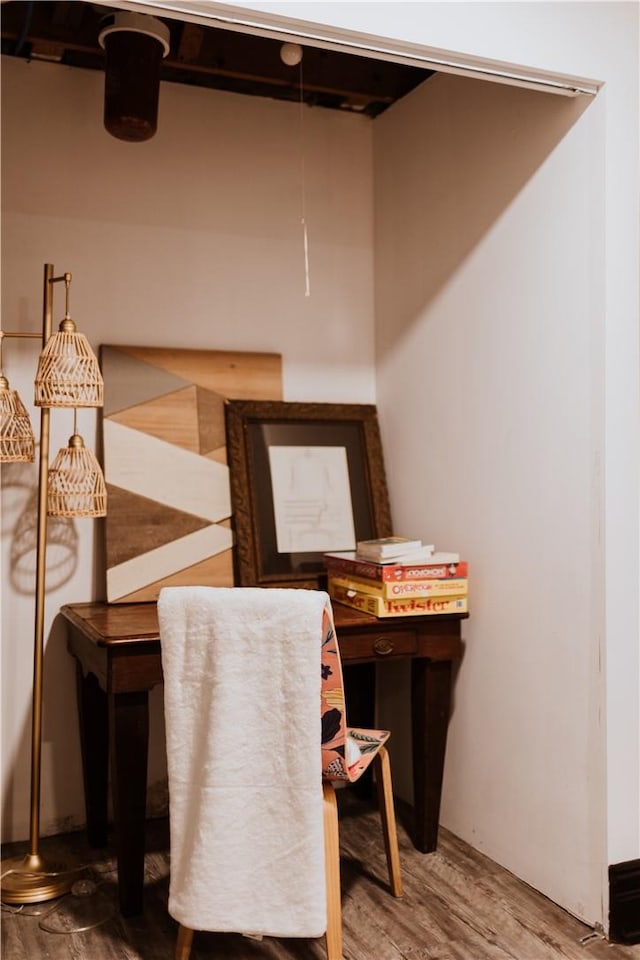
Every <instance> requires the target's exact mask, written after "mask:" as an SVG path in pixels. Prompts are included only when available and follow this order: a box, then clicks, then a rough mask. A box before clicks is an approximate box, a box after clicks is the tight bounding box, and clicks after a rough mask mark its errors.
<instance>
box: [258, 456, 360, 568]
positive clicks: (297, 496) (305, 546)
mask: <svg viewBox="0 0 640 960" xmlns="http://www.w3.org/2000/svg"><path fill="white" fill-rule="evenodd" d="M269 464H270V466H271V485H272V489H273V513H274V517H275V524H276V543H277V548H278V553H305V552H315V551H325V550H354V549H355V546H356V534H355V527H354V524H353V508H352V505H351V489H350V486H349V469H348V466H347V451H346V450H345V448H344V447H269Z"/></svg>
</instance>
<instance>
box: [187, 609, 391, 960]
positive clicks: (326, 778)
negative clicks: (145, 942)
mask: <svg viewBox="0 0 640 960" xmlns="http://www.w3.org/2000/svg"><path fill="white" fill-rule="evenodd" d="M321 665H322V666H321V669H322V683H321V717H322V744H321V750H322V791H323V827H324V855H325V884H326V898H327V929H326V947H327V960H342V906H341V888H340V853H339V827H338V808H337V802H336V791H335V786H334V785H335V783H337V782H341V781H342V782H346V783H353V782H355V781H356V780H358V779H359V778H360V777H361V776H362V774H363V773H364V771H365V770H366V769H367V768H368V767H369V765H370V764H372V763H373V765H374V770H375V774H376V783H377V791H378V800H379V807H380V814H381V820H382V829H383V837H384V845H385V853H386V859H387V867H388V871H389V885H390V890H391V893H392V895H393V896H394V897H401V896H402V878H401V874H400V859H399V854H398V839H397V834H396V821H395V813H394V808H393V790H392V783H391V770H390V764H389V755H388V753H387V750H386V749H385V746H384V744H385V743H386V741H387V740H388V739H389V736H390V734H389V732H388V731H385V730H363V729H359V728H351V727H348V726H347V723H346V708H345V698H344V684H343V678H342V666H341V661H340V653H339V649H338V644H337V639H336V633H335V628H334V625H333V616H332V611H331V605H330V602H329V600H328V598H327V605H326V607H325V611H324V614H323V624H322V655H321ZM193 934H194V930H193V929H191V928H189V927H187V926H184V925H183V924H180V925H179V928H178V939H177V945H176V953H175V960H189V957H190V953H191V945H192V941H193Z"/></svg>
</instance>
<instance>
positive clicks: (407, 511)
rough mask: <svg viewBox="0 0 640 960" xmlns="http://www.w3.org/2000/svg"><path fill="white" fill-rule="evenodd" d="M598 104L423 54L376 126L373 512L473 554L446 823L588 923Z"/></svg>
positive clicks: (597, 424) (594, 827)
mask: <svg viewBox="0 0 640 960" xmlns="http://www.w3.org/2000/svg"><path fill="white" fill-rule="evenodd" d="M582 110H584V111H585V112H584V113H582V115H581V111H582ZM601 120H602V116H601V111H600V110H599V108H598V105H597V104H593V103H592V102H591V101H589V100H587V99H586V98H585V101H584V102H581V101H576V100H568V99H565V98H561V97H555V96H551V95H549V94H543V93H531V92H529V91H525V90H519V89H516V88H514V87H508V86H500V85H498V84H490V83H485V82H483V81H477V80H466V79H462V78H459V77H452V76H446V75H440V76H438V77H436V78H434V79H432V80H431V81H429V83H428V84H426V85H424V86H423V87H421V88H419V89H418V90H416V91H414V93H413V94H411V95H410V96H409V97H406V98H405V99H404V100H403V101H402V102H401V103H399V104H397V105H396V107H395V108H394V109H393V110H391V111H389V112H387V113H386V114H385V115H383V116H382V117H380V118H379V120H378V121H377V123H376V127H375V135H374V155H375V184H376V221H375V227H376V315H377V322H378V337H377V352H378V358H379V363H378V373H379V376H378V404H379V407H380V410H381V419H382V429H383V435H384V441H385V451H386V456H387V462H388V473H389V486H390V490H391V492H392V513H393V515H394V518H395V521H396V527H397V529H398V530H400V531H406V532H411V531H412V530H413V531H414V532H416V533H418V534H419V535H422V536H423V537H424V538H426V539H428V540H429V542H435V544H436V545H437V546H438V547H440V548H442V549H445V550H448V549H456V550H459V551H460V552H461V553H462V555H463V556H464V557H466V558H467V559H468V560H469V562H470V570H471V602H470V606H471V618H470V619H469V621H468V622H467V623H466V624H464V625H463V636H464V638H465V653H464V658H463V660H462V664H461V666H460V669H459V672H458V676H457V682H456V686H455V699H454V711H453V716H452V721H451V727H450V734H449V744H448V751H447V762H446V768H445V784H444V795H443V808H442V822H443V823H444V825H445V826H447V827H448V828H450V829H451V830H452V831H453V832H454V833H455V834H456V835H458V836H461V837H463V838H464V839H465V840H467V841H468V842H469V843H471V844H472V845H473V846H475V847H477V848H478V849H480V850H483V851H484V852H485V853H487V854H489V856H491V857H492V858H493V859H495V860H497V861H498V862H500V863H502V864H503V865H505V866H507V867H508V868H509V869H510V870H512V871H513V872H514V873H516V874H517V875H518V876H520V877H522V878H524V879H525V880H526V881H527V882H528V883H530V884H531V885H532V886H533V887H535V888H537V889H539V890H543V891H544V892H545V893H546V894H547V895H548V896H549V897H550V898H551V899H553V900H554V901H556V902H558V903H562V904H564V905H565V906H567V907H569V909H571V910H572V911H573V912H574V913H577V914H579V915H580V916H583V917H586V918H588V919H589V920H592V921H594V920H599V919H600V914H601V903H600V896H601V881H602V877H601V868H602V864H603V862H604V859H605V851H604V843H605V830H604V810H605V780H604V730H603V726H602V722H601V718H600V716H599V713H598V710H597V709H594V705H595V704H597V701H598V696H599V693H600V691H599V672H598V656H599V640H600V637H601V635H602V629H603V622H604V591H603V575H602V574H603V569H604V558H603V554H602V549H601V546H600V544H599V531H598V526H597V518H599V517H600V516H601V513H602V505H603V496H602V487H603V477H602V466H601V465H602V461H603V436H604V434H603V418H602V412H601V406H602V404H601V401H602V383H603V339H604V338H603V330H602V325H601V322H600V320H601V317H602V313H603V289H602V283H601V281H600V276H599V271H598V268H597V264H598V258H601V256H602V240H601V237H602V227H603V217H602V206H601V203H600V202H599V195H600V180H599V177H600V175H601V169H602V156H601V154H602V151H601V149H600V150H598V148H597V144H598V134H599V131H600V129H601ZM594 144H595V147H594ZM399 383H402V388H401V389H399V388H398V384H399ZM592 398H593V400H592ZM595 398H598V400H599V403H596V402H593V401H594V400H595ZM408 441H409V442H408ZM395 682H396V684H397V683H398V678H395ZM404 682H406V681H404ZM406 693H407V691H406V689H405V690H404V691H402V692H399V691H398V690H397V689H396V691H395V696H396V697H397V699H398V701H399V704H400V705H402V704H403V703H406ZM387 697H388V699H389V700H392V696H391V695H390V694H387ZM388 709H389V710H390V712H391V714H392V715H393V709H392V707H391V706H390V707H389V708H388ZM396 709H397V708H396ZM400 747H401V745H399V744H396V747H395V748H396V754H398V753H399V751H400ZM394 759H395V758H394ZM394 766H395V764H394ZM405 789H406V785H405Z"/></svg>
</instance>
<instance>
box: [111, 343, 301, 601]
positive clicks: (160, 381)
mask: <svg viewBox="0 0 640 960" xmlns="http://www.w3.org/2000/svg"><path fill="white" fill-rule="evenodd" d="M100 361H101V366H102V374H103V377H104V390H105V404H104V409H103V411H102V432H103V451H104V472H105V479H106V482H107V489H108V498H109V505H108V510H107V517H106V519H105V530H104V532H105V554H106V562H105V566H106V595H107V600H108V601H109V602H110V603H118V602H126V601H128V602H132V601H135V602H137V601H149V600H155V599H157V596H158V593H159V591H160V588H161V587H163V586H169V585H172V586H177V585H191V584H201V585H209V586H232V585H233V582H234V581H233V550H232V547H233V534H232V530H231V498H230V491H229V470H228V467H227V452H226V445H225V421H224V404H225V400H227V399H228V398H237V397H246V398H251V399H258V400H262V399H271V400H279V399H280V397H281V396H282V363H281V357H280V355H279V354H267V353H249V352H247V353H242V352H233V351H221V350H173V349H167V348H158V347H134V346H110V345H105V346H102V347H101V349H100Z"/></svg>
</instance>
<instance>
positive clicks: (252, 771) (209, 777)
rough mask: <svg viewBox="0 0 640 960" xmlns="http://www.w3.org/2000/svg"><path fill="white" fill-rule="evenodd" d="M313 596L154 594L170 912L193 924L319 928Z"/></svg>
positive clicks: (317, 634) (246, 929) (317, 622)
mask: <svg viewBox="0 0 640 960" xmlns="http://www.w3.org/2000/svg"><path fill="white" fill-rule="evenodd" d="M327 602H328V597H327V594H325V593H323V592H321V591H312V590H279V589H261V588H222V587H221V588H218V587H165V588H164V589H163V590H162V591H161V593H160V597H159V600H158V619H159V623H160V641H161V647H162V666H163V670H164V698H165V718H166V727H167V760H168V772H169V819H170V828H171V880H170V890H169V912H170V914H171V915H172V916H173V917H174V918H175V919H176V920H178V921H179V922H180V923H183V924H184V925H185V926H188V927H191V928H192V929H194V930H217V931H236V932H239V933H251V934H265V935H270V936H281V937H318V936H321V935H322V934H323V933H324V932H325V930H326V893H325V882H324V846H323V825H322V774H321V752H320V730H321V725H320V665H321V660H320V657H321V652H320V645H321V630H322V612H323V609H324V606H325V604H326V603H327Z"/></svg>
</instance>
